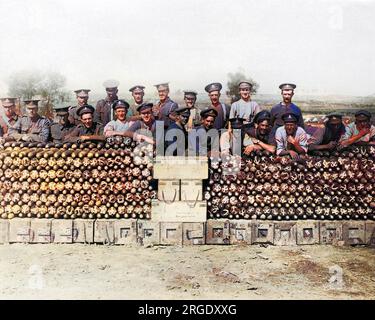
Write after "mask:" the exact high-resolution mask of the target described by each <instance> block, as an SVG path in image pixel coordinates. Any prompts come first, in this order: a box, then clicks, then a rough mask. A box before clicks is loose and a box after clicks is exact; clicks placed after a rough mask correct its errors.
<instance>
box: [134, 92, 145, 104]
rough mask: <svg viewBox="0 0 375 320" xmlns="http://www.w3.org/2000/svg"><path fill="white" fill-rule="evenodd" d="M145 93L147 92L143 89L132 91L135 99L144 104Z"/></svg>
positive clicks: (136, 101)
mask: <svg viewBox="0 0 375 320" xmlns="http://www.w3.org/2000/svg"><path fill="white" fill-rule="evenodd" d="M144 95H145V93H144V92H143V91H136V92H133V93H132V96H133V99H134V101H135V103H137V104H142V102H143V96H144Z"/></svg>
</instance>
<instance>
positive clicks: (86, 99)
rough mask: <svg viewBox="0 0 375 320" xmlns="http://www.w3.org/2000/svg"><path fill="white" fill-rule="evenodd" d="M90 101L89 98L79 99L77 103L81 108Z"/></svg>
mask: <svg viewBox="0 0 375 320" xmlns="http://www.w3.org/2000/svg"><path fill="white" fill-rule="evenodd" d="M88 100H89V97H77V101H78V104H79V105H80V106H83V105H84V104H87V101H88Z"/></svg>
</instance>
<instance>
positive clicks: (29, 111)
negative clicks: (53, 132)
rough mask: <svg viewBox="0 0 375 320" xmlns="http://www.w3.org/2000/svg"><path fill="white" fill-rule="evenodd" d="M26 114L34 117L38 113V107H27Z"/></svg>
mask: <svg viewBox="0 0 375 320" xmlns="http://www.w3.org/2000/svg"><path fill="white" fill-rule="evenodd" d="M27 115H28V116H29V117H30V118H35V117H36V116H37V115H38V108H27Z"/></svg>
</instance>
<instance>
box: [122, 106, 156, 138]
mask: <svg viewBox="0 0 375 320" xmlns="http://www.w3.org/2000/svg"><path fill="white" fill-rule="evenodd" d="M152 109H153V104H152V103H151V102H145V103H143V104H141V105H140V106H139V107H138V108H137V111H138V112H139V115H140V117H141V120H137V121H135V122H134V123H133V124H132V126H131V127H130V128H129V130H127V131H125V132H124V135H125V136H128V137H130V138H132V139H133V140H134V141H137V142H142V141H146V142H148V143H151V144H153V143H154V140H153V137H155V136H156V121H155V118H154V115H153V110H152Z"/></svg>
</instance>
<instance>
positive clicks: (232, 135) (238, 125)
mask: <svg viewBox="0 0 375 320" xmlns="http://www.w3.org/2000/svg"><path fill="white" fill-rule="evenodd" d="M245 121H246V119H245V118H239V117H236V118H231V119H229V124H230V128H231V130H227V131H225V132H223V133H222V134H221V135H220V152H221V155H228V154H232V155H234V154H240V152H241V151H242V149H243V142H244V141H245V140H244V137H245V130H244V123H245ZM240 130H241V131H240Z"/></svg>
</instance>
